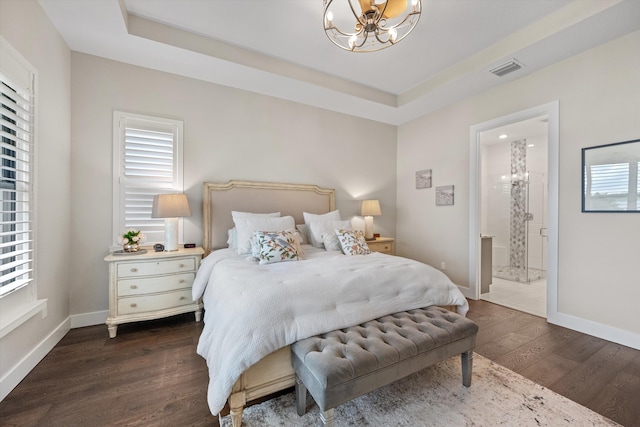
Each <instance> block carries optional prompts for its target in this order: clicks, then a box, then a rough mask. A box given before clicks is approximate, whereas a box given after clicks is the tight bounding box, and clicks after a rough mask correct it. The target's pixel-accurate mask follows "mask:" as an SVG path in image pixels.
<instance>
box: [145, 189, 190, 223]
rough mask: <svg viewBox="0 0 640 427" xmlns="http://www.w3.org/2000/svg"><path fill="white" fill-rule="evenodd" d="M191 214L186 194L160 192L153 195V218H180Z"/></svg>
mask: <svg viewBox="0 0 640 427" xmlns="http://www.w3.org/2000/svg"><path fill="white" fill-rule="evenodd" d="M183 216H191V208H190V207H189V200H188V199H187V195H186V194H158V195H157V196H153V206H152V208H151V218H179V217H183Z"/></svg>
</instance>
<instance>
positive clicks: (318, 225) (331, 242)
mask: <svg viewBox="0 0 640 427" xmlns="http://www.w3.org/2000/svg"><path fill="white" fill-rule="evenodd" d="M309 228H310V229H311V235H312V236H314V238H318V239H319V240H320V243H321V246H319V247H322V246H324V248H325V249H326V250H328V251H339V250H340V243H338V236H336V230H340V229H342V230H351V221H348V220H347V221H314V222H312V223H311V226H310V227H309ZM316 236H317V237H316ZM322 244H323V245H322Z"/></svg>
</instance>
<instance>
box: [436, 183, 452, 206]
mask: <svg viewBox="0 0 640 427" xmlns="http://www.w3.org/2000/svg"><path fill="white" fill-rule="evenodd" d="M436 205H437V206H447V205H453V185H443V186H442V187H436Z"/></svg>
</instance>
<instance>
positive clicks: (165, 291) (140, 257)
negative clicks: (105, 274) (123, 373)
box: [104, 247, 204, 338]
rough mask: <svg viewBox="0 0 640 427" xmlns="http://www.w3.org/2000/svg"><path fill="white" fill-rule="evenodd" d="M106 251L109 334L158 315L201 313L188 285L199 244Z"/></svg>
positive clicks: (197, 260)
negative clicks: (165, 249) (161, 249)
mask: <svg viewBox="0 0 640 427" xmlns="http://www.w3.org/2000/svg"><path fill="white" fill-rule="evenodd" d="M143 249H146V250H147V252H146V253H143V254H135V255H114V254H113V253H111V254H109V255H107V256H106V257H105V258H104V260H105V261H107V262H108V263H109V317H108V318H107V322H106V323H107V327H108V329H109V338H115V337H116V334H117V332H118V325H119V324H122V323H128V322H137V321H141V320H151V319H159V318H162V317H168V316H173V315H175V314H182V313H187V312H190V311H193V312H194V313H195V318H196V322H199V321H200V319H201V317H202V302H201V301H193V300H192V298H191V287H192V285H193V280H194V279H195V277H196V271H197V270H198V267H199V265H200V261H201V259H202V255H203V254H204V250H203V249H202V248H200V247H198V248H191V249H182V248H181V249H178V250H177V251H173V252H154V251H153V248H152V247H145V248H143Z"/></svg>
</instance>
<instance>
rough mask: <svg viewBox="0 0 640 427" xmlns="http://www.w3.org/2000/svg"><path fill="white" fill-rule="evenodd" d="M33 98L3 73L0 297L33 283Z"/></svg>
mask: <svg viewBox="0 0 640 427" xmlns="http://www.w3.org/2000/svg"><path fill="white" fill-rule="evenodd" d="M31 87H32V88H33V84H31ZM33 98H34V97H33V92H32V90H28V89H26V88H24V87H22V86H21V85H19V84H18V83H16V82H15V81H12V80H11V79H9V78H8V77H7V76H6V75H5V74H3V73H0V109H1V111H0V113H1V117H0V123H1V125H2V128H1V131H0V132H1V136H2V142H1V143H0V144H1V148H2V154H1V159H2V169H1V171H2V176H1V177H0V194H1V196H0V197H1V202H2V211H1V218H0V272H1V276H0V295H3V294H6V293H8V292H10V291H12V290H14V289H17V288H19V287H21V286H23V285H25V284H27V283H29V282H31V281H32V280H33V185H32V167H33V135H34V128H33V123H34V117H33V112H34V104H33Z"/></svg>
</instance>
